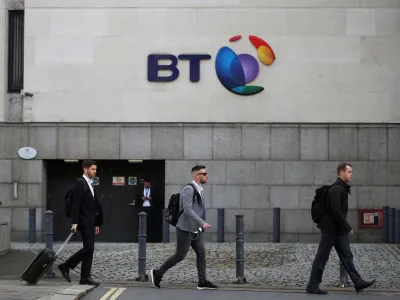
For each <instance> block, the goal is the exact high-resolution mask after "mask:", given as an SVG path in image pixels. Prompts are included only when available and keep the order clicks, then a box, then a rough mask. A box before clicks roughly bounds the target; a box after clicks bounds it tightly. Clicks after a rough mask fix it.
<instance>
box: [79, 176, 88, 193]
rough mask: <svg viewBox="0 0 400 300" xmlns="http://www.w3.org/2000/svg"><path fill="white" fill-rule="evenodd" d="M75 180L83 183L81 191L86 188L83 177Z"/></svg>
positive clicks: (84, 190)
mask: <svg viewBox="0 0 400 300" xmlns="http://www.w3.org/2000/svg"><path fill="white" fill-rule="evenodd" d="M77 181H80V182H82V183H83V192H86V189H87V187H86V184H85V181H86V180H85V179H84V178H83V177H80V178H78V179H77Z"/></svg>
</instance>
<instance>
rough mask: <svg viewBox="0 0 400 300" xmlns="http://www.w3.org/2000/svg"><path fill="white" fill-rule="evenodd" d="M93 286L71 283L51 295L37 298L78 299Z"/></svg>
mask: <svg viewBox="0 0 400 300" xmlns="http://www.w3.org/2000/svg"><path fill="white" fill-rule="evenodd" d="M94 289H95V287H94V286H92V285H72V286H70V287H69V288H66V289H63V290H61V291H58V292H56V293H54V294H53V295H49V296H45V297H42V298H40V299H38V300H79V299H82V298H83V297H84V296H86V295H87V294H89V293H90V292H91V291H92V290H94Z"/></svg>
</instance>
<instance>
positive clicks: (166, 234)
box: [162, 208, 169, 243]
mask: <svg viewBox="0 0 400 300" xmlns="http://www.w3.org/2000/svg"><path fill="white" fill-rule="evenodd" d="M167 219H168V209H167V208H164V209H163V218H162V222H163V223H162V229H163V231H162V233H163V235H162V241H163V243H169V223H168V222H167Z"/></svg>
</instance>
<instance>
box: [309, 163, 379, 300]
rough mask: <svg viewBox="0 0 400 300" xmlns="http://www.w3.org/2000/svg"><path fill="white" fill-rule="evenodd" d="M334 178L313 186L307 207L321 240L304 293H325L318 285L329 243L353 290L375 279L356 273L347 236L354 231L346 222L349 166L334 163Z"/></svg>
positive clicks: (350, 173)
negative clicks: (333, 181) (326, 184)
mask: <svg viewBox="0 0 400 300" xmlns="http://www.w3.org/2000/svg"><path fill="white" fill-rule="evenodd" d="M337 174H338V178H337V180H336V182H335V183H334V184H333V185H331V186H323V187H321V188H319V189H317V190H316V195H315V198H314V201H313V204H312V208H311V215H312V218H313V220H314V222H315V223H317V227H318V228H319V229H321V240H320V242H319V247H318V251H317V254H316V256H315V259H314V262H313V265H312V270H311V275H310V280H309V282H308V285H307V288H306V292H307V293H308V294H320V295H324V294H327V292H326V291H323V290H321V289H320V288H319V284H320V283H321V281H322V275H323V272H324V268H325V265H326V263H327V262H328V259H329V254H330V253H331V250H332V247H335V250H336V252H337V254H338V256H339V259H340V261H341V262H342V264H343V266H344V268H345V269H346V272H347V273H348V274H349V276H350V278H351V280H352V281H353V283H354V288H355V290H356V291H357V293H359V292H361V291H362V290H364V289H366V288H368V287H370V286H372V285H373V284H374V283H375V280H373V281H370V282H367V281H365V280H363V279H362V278H361V276H360V275H359V274H358V272H357V270H356V268H355V266H354V263H353V253H352V252H351V248H350V242H349V236H352V235H353V234H354V231H353V229H352V228H351V227H350V225H349V223H348V222H347V219H346V218H347V211H348V196H349V194H350V192H351V186H350V185H349V184H348V183H349V182H351V180H352V178H353V169H352V166H351V164H349V163H341V164H339V165H338V166H337Z"/></svg>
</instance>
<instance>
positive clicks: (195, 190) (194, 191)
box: [185, 182, 199, 203]
mask: <svg viewBox="0 0 400 300" xmlns="http://www.w3.org/2000/svg"><path fill="white" fill-rule="evenodd" d="M185 186H191V187H192V189H193V203H194V201H195V200H196V194H198V193H199V192H198V191H197V189H196V187H195V186H194V184H193V183H191V182H189V183H188V184H187V185H185Z"/></svg>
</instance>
